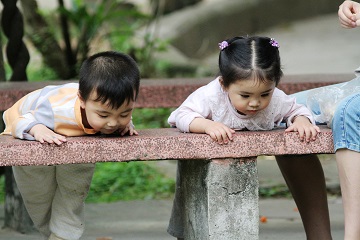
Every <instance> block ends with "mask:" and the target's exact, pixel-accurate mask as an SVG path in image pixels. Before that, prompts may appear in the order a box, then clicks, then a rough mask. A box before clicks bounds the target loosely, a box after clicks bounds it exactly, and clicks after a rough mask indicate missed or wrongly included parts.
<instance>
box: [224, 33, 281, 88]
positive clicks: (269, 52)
mask: <svg viewBox="0 0 360 240" xmlns="http://www.w3.org/2000/svg"><path fill="white" fill-rule="evenodd" d="M270 41H271V39H270V38H268V37H258V36H253V37H234V38H231V39H228V40H226V42H227V43H228V46H227V47H225V48H224V49H223V50H221V51H220V54H219V70H220V75H221V76H222V79H223V85H224V87H228V86H229V85H230V84H231V83H234V82H235V81H237V80H245V79H251V78H253V79H257V80H260V81H273V82H275V85H278V83H279V81H280V78H281V77H282V75H283V73H282V70H281V63H280V55H279V49H278V46H273V45H272V44H271V43H270Z"/></svg>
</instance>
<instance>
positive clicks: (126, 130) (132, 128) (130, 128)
mask: <svg viewBox="0 0 360 240" xmlns="http://www.w3.org/2000/svg"><path fill="white" fill-rule="evenodd" d="M126 133H129V135H130V136H132V135H138V132H137V131H136V130H135V126H134V124H133V123H132V121H130V122H129V123H128V124H127V125H126V127H125V128H124V129H122V130H120V135H121V136H124V135H125V134H126Z"/></svg>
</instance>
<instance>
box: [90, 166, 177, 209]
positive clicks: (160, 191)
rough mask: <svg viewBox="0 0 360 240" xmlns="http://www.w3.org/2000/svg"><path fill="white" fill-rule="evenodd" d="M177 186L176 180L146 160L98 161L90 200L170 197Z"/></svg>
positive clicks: (107, 200)
mask: <svg viewBox="0 0 360 240" xmlns="http://www.w3.org/2000/svg"><path fill="white" fill-rule="evenodd" d="M174 189H175V181H174V179H170V178H166V177H165V176H164V175H163V174H161V173H159V172H158V171H157V170H156V169H155V168H153V167H151V166H149V165H148V164H146V162H129V163H98V164H97V165H96V170H95V173H94V178H93V181H92V183H91V187H90V192H89V195H88V198H87V202H113V201H118V200H134V199H161V198H168V197H171V196H172V194H173V191H174Z"/></svg>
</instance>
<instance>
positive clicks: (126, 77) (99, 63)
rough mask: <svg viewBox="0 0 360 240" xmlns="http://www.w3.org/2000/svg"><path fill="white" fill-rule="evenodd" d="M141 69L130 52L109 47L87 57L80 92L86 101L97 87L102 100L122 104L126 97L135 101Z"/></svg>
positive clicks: (82, 67) (81, 74) (115, 105)
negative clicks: (110, 49)
mask: <svg viewBox="0 0 360 240" xmlns="http://www.w3.org/2000/svg"><path fill="white" fill-rule="evenodd" d="M139 86H140V71H139V68H138V66H137V64H136V62H135V61H134V60H133V59H132V58H131V57H130V56H128V55H126V54H123V53H119V52H113V51H107V52H100V53H97V54H95V55H93V56H91V57H89V58H88V59H86V60H85V61H84V63H83V64H82V66H81V68H80V73H79V94H80V96H81V97H82V98H83V100H84V101H86V100H88V99H89V97H90V94H91V93H92V92H93V91H95V92H96V95H97V99H95V101H100V102H101V103H103V104H104V103H108V104H109V106H110V107H111V108H114V109H117V108H119V107H120V106H121V105H122V104H123V103H124V102H125V101H127V102H130V101H135V100H136V98H137V95H138V93H139Z"/></svg>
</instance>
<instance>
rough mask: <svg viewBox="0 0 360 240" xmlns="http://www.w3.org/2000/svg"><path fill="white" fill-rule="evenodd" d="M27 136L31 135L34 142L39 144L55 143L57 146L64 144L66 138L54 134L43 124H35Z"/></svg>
mask: <svg viewBox="0 0 360 240" xmlns="http://www.w3.org/2000/svg"><path fill="white" fill-rule="evenodd" d="M29 134H30V135H32V136H33V137H34V138H35V140H36V141H39V142H40V143H45V142H47V143H55V144H57V145H61V144H62V143H64V142H66V138H65V137H64V136H62V135H60V134H57V133H55V132H54V131H52V130H51V129H49V128H47V127H46V126H45V125H43V124H36V125H35V126H33V127H32V128H31V129H30V131H29Z"/></svg>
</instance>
